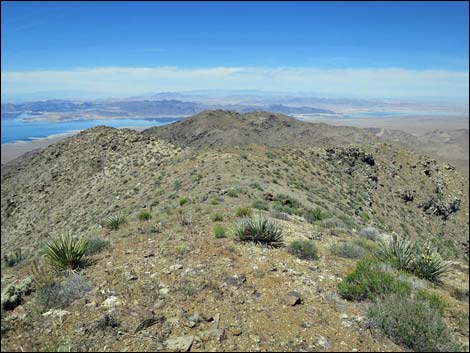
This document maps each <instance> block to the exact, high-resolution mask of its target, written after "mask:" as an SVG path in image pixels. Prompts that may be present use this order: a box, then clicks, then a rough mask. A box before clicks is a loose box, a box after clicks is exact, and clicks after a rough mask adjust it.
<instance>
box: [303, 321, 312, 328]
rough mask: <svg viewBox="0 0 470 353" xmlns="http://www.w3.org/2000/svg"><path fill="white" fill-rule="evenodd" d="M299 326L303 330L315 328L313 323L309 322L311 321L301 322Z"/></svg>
mask: <svg viewBox="0 0 470 353" xmlns="http://www.w3.org/2000/svg"><path fill="white" fill-rule="evenodd" d="M301 326H302V327H303V328H310V327H313V326H315V325H314V324H313V322H311V321H304V322H302V325H301Z"/></svg>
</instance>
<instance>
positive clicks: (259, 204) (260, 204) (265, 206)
mask: <svg viewBox="0 0 470 353" xmlns="http://www.w3.org/2000/svg"><path fill="white" fill-rule="evenodd" d="M253 208H256V209H258V210H264V211H269V203H268V202H267V201H265V200H256V201H255V202H253Z"/></svg>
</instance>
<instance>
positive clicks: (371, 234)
mask: <svg viewBox="0 0 470 353" xmlns="http://www.w3.org/2000/svg"><path fill="white" fill-rule="evenodd" d="M360 234H361V237H364V238H366V239H369V240H373V241H375V240H377V239H378V237H379V235H380V232H379V231H378V230H377V229H376V228H374V227H366V228H362V229H361V232H360Z"/></svg>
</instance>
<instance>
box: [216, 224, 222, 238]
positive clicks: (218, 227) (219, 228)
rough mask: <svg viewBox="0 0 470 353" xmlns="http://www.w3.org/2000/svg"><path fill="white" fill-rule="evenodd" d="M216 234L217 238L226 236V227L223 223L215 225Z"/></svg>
mask: <svg viewBox="0 0 470 353" xmlns="http://www.w3.org/2000/svg"><path fill="white" fill-rule="evenodd" d="M214 235H215V237H216V238H225V228H224V226H223V225H222V224H216V225H215V226H214Z"/></svg>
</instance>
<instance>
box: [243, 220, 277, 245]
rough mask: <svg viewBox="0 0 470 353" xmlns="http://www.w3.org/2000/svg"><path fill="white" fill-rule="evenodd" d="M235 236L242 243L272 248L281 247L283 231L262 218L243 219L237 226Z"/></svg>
mask: <svg viewBox="0 0 470 353" xmlns="http://www.w3.org/2000/svg"><path fill="white" fill-rule="evenodd" d="M235 235H236V236H237V237H238V238H239V239H240V240H242V241H252V242H255V243H258V244H264V245H270V246H281V245H282V239H283V237H282V229H281V228H280V227H279V226H278V225H277V224H275V223H273V222H271V221H269V220H268V219H265V218H263V217H261V216H254V217H253V218H248V217H246V218H243V219H242V220H241V221H240V222H239V223H238V224H237V225H236V228H235Z"/></svg>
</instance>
